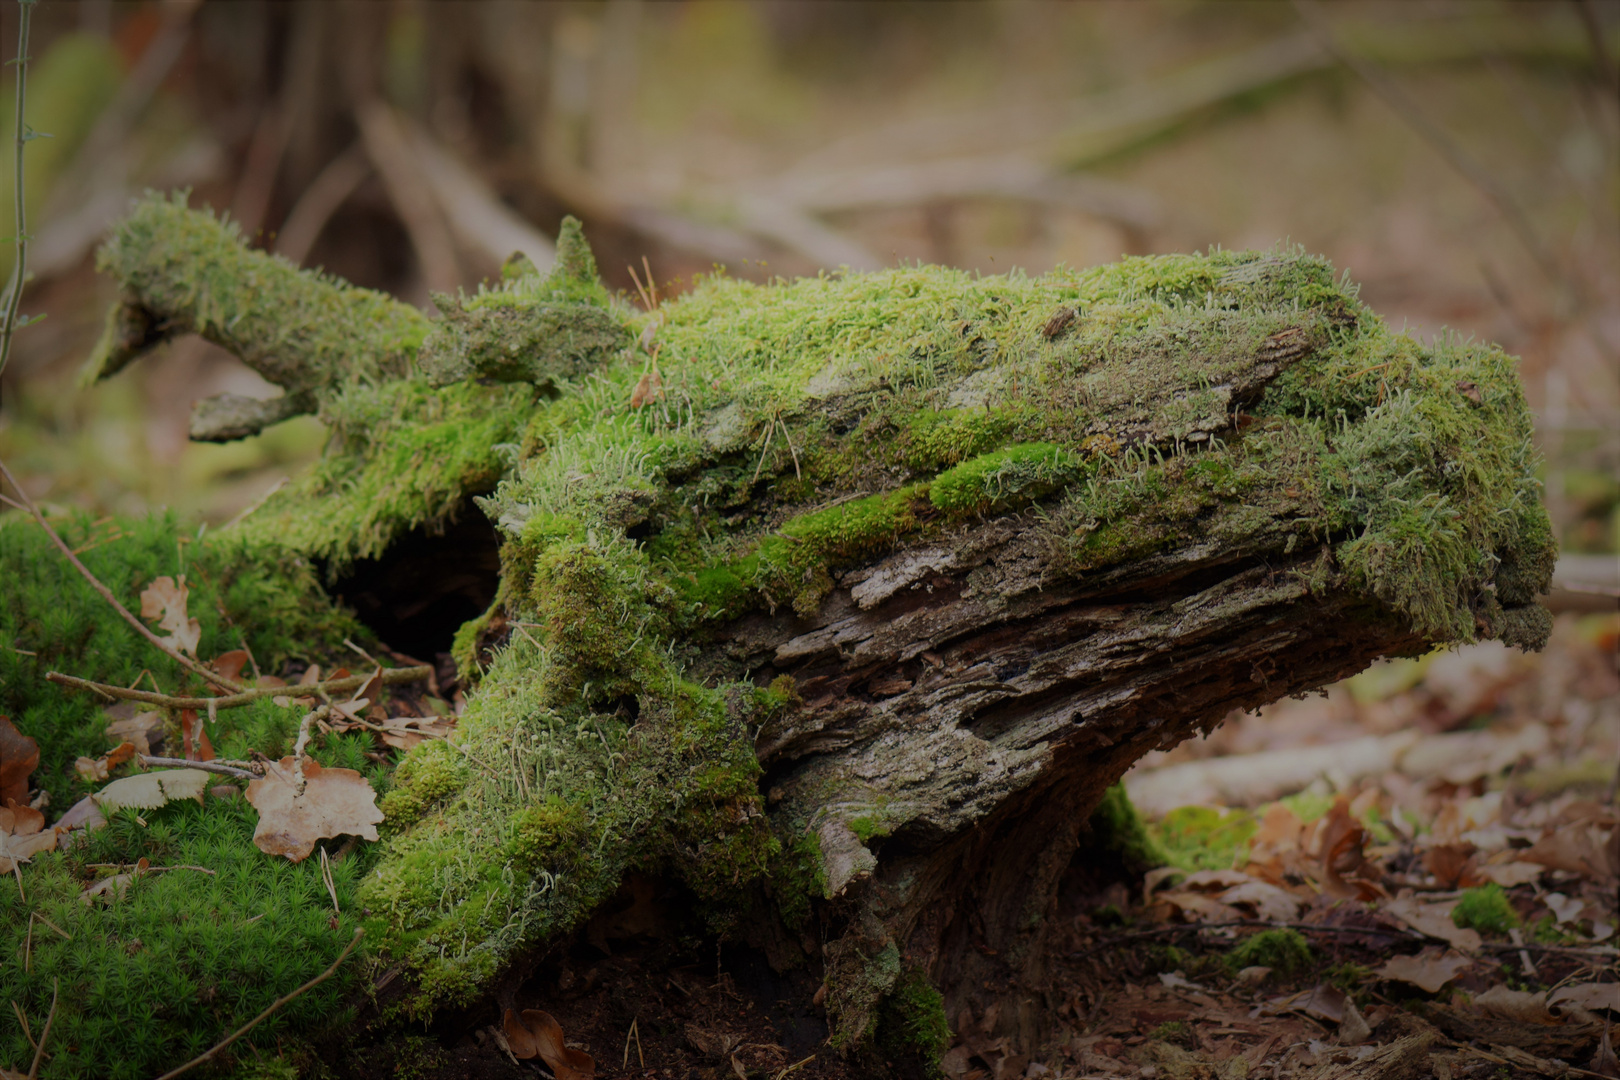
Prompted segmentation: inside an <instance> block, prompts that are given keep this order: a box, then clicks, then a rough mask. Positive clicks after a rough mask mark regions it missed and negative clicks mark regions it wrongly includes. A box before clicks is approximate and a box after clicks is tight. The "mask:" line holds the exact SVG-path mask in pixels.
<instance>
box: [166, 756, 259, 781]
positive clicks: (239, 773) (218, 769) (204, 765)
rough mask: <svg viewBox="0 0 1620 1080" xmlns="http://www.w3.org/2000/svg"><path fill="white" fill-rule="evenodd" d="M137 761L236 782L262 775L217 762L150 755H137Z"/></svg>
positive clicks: (254, 778) (255, 778)
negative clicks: (221, 777) (222, 777)
mask: <svg viewBox="0 0 1620 1080" xmlns="http://www.w3.org/2000/svg"><path fill="white" fill-rule="evenodd" d="M135 760H137V761H139V762H140V763H141V764H142V765H155V766H158V767H159V768H168V769H201V770H202V771H203V772H211V773H216V774H218V775H219V776H229V777H231V778H232V779H235V780H257V779H258V778H259V777H260V775H262V774H260V773H256V772H250V771H249V770H247V769H238V768H236V767H235V766H232V765H222V764H220V763H219V762H217V761H187V760H186V759H185V758H173V757H152V756H151V755H149V754H136V755H135Z"/></svg>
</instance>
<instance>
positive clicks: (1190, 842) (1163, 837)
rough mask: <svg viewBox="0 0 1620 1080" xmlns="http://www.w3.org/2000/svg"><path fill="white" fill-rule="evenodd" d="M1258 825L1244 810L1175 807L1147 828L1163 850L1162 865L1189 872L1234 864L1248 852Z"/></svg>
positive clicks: (1225, 867) (1227, 867) (1211, 807)
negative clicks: (1163, 861) (1250, 839)
mask: <svg viewBox="0 0 1620 1080" xmlns="http://www.w3.org/2000/svg"><path fill="white" fill-rule="evenodd" d="M1259 827H1260V824H1259V822H1258V821H1257V820H1255V816H1254V815H1253V814H1252V813H1249V812H1248V811H1246V810H1222V809H1217V808H1216V807H1213V806H1178V807H1176V808H1175V809H1174V810H1172V811H1170V812H1169V813H1168V814H1166V815H1165V816H1164V818H1163V819H1162V820H1160V821H1158V822H1156V823H1155V824H1154V825H1152V826H1151V827H1150V828H1149V830H1148V831H1149V833H1150V835H1151V836H1152V837H1153V839H1154V840H1156V841H1157V842H1158V844H1159V845H1160V846H1161V847H1162V849H1163V851H1164V858H1165V863H1164V865H1169V866H1174V867H1177V868H1178V869H1181V870H1186V871H1189V872H1192V871H1197V870H1226V869H1229V868H1231V867H1232V866H1234V865H1236V864H1237V863H1238V862H1239V861H1240V860H1241V859H1242V858H1243V857H1244V856H1245V855H1246V854H1247V853H1248V850H1249V838H1250V837H1252V836H1253V835H1254V834H1255V831H1256V830H1257V829H1259Z"/></svg>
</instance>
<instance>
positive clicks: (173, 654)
mask: <svg viewBox="0 0 1620 1080" xmlns="http://www.w3.org/2000/svg"><path fill="white" fill-rule="evenodd" d="M0 476H4V477H5V479H6V482H7V483H8V484H10V485H11V487H12V490H13V491H15V492H16V493H17V494H18V495H19V496H21V497H22V501H23V508H24V509H25V510H27V511H28V512H29V513H30V514H32V515H33V516H34V520H35V521H37V522H39V527H40V528H42V529H44V530H45V535H47V536H49V537H50V538H51V539H52V540H53V541H55V543H56V546H57V547H59V548H61V549H62V554H63V555H65V556H67V560H68V562H70V563H72V564H73V568H74V569H75V570H77V571H78V572H79V573H80V574H82V575H84V580H86V581H88V582H89V583H90V586H91V587H92V588H93V589H95V590H96V592H98V593H100V594H101V598H102V599H103V600H105V601H107V603H109V604H111V605H112V607H113V610H114V611H116V612H118V614H119V615H121V616H123V618H124V621H125V622H127V623H129V625H131V626H133V627H134V628H135V629H136V631H137V632H139V633H140V635H141V636H142V637H144V638H145V639H146V640H147V641H149V642H151V643H152V644H153V645H155V646H157V647H158V648H159V649H161V650H162V651H163V653H164V654H165V655H166V656H168V657H169V658H170V659H172V660H174V661H176V662H177V663H179V664H180V665H181V666H182V667H184V668H187V669H188V670H190V671H191V672H193V673H195V674H197V675H200V676H202V677H203V678H204V679H206V680H207V681H208V682H211V683H213V684H214V685H215V686H217V687H219V688H220V689H222V690H228V691H230V692H231V693H240V692H241V691H242V687H241V686H239V685H238V684H236V683H234V682H232V681H231V680H229V679H227V678H225V676H223V675H221V674H220V673H219V672H217V671H210V670H209V669H208V668H207V667H205V666H203V665H202V664H199V663H197V661H195V660H193V659H191V658H190V657H188V656H186V655H185V654H183V653H181V652H180V650H178V649H176V648H174V647H173V646H171V645H169V644H167V643H166V642H164V640H163V639H162V638H160V637H158V636H157V635H156V634H154V633H152V631H151V630H150V629H149V628H148V627H147V626H146V624H145V623H143V622H141V621H140V620H139V619H137V618H136V617H135V616H134V615H131V614H130V613H129V609H128V608H126V607H124V605H123V604H120V603H119V602H118V598H117V597H116V596H114V595H113V594H112V590H110V589H108V588H107V586H105V585H103V584H102V583H101V582H100V580H98V579H97V578H96V575H94V574H92V573H91V572H90V568H89V567H87V566H85V565H84V563H82V562H80V561H79V557H78V556H77V555H75V554H73V549H72V548H70V547H68V545H67V541H65V540H63V539H62V537H61V536H60V535H58V534H57V531H56V530H55V529H53V528H51V524H50V522H48V521H46V520H45V515H44V514H42V513H40V511H39V507H38V506H36V505H34V500H33V499H30V498H29V497H28V492H26V491H24V490H23V489H22V485H21V484H19V483H17V478H16V477H14V476H12V475H11V470H10V469H8V468H6V463H5V462H4V461H0ZM197 707H200V706H197Z"/></svg>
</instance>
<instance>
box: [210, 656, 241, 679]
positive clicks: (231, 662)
mask: <svg viewBox="0 0 1620 1080" xmlns="http://www.w3.org/2000/svg"><path fill="white" fill-rule="evenodd" d="M247 662H248V654H247V650H246V649H232V650H231V651H230V652H226V653H220V654H219V655H218V656H216V657H214V659H213V660H212V661H211V662H210V663H209V665H208V666H209V667H211V668H213V669H214V670H215V671H217V672H219V673H220V674H221V675H223V676H225V678H227V679H229V680H231V681H232V682H235V681H236V680H237V679H238V678H240V677H241V675H242V669H243V668H244V667H246V666H247Z"/></svg>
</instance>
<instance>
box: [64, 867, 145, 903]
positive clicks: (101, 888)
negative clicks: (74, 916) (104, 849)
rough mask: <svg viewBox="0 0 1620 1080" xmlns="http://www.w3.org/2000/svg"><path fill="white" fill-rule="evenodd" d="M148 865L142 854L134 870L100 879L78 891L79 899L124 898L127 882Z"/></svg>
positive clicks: (127, 886)
mask: <svg viewBox="0 0 1620 1080" xmlns="http://www.w3.org/2000/svg"><path fill="white" fill-rule="evenodd" d="M148 865H149V864H148V863H147V861H146V858H145V857H144V856H143V857H142V858H141V860H140V861H139V862H137V863H136V864H135V869H134V870H131V871H130V872H129V873H127V874H113V875H112V876H110V877H104V878H102V879H101V880H100V881H98V882H96V883H95V884H94V885H92V886H90V887H89V888H88V889H86V890H84V892H82V893H80V894H79V899H80V900H82V901H83V902H84V903H86V904H93V903H95V901H96V898H97V897H98V896H105V897H107V898H108V899H109V900H122V899H123V898H124V893H125V892H127V891H128V890H129V883H130V882H132V881H134V880H135V879H136V878H138V877H140V876H141V873H142V872H143V871H144V870H145V869H146V868H147V866H148Z"/></svg>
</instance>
